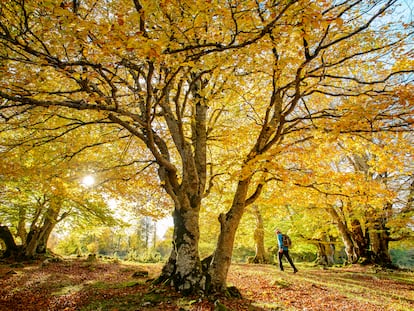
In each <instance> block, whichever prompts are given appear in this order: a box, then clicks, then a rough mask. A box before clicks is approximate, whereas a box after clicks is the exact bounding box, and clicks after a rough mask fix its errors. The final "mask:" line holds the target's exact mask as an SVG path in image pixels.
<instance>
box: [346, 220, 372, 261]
mask: <svg viewBox="0 0 414 311" xmlns="http://www.w3.org/2000/svg"><path fill="white" fill-rule="evenodd" d="M350 231H351V234H352V239H353V241H354V245H355V253H356V255H357V257H358V258H368V257H369V255H368V248H369V245H368V239H367V234H366V233H365V232H366V230H365V232H364V230H362V226H361V222H360V221H359V220H358V219H353V220H352V221H351V230H350Z"/></svg>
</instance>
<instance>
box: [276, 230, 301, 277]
mask: <svg viewBox="0 0 414 311" xmlns="http://www.w3.org/2000/svg"><path fill="white" fill-rule="evenodd" d="M276 235H277V243H278V244H279V252H278V254H277V257H278V258H279V268H280V271H283V263H282V258H283V255H285V256H286V259H287V260H288V262H289V263H290V265H291V266H292V268H293V273H296V272H298V269H296V267H295V265H294V264H293V261H292V258H290V256H289V246H290V245H288V244H290V239H289V237H287V236H286V235H285V239H284V234H282V232H281V231H280V230H279V229H276ZM286 237H287V238H286Z"/></svg>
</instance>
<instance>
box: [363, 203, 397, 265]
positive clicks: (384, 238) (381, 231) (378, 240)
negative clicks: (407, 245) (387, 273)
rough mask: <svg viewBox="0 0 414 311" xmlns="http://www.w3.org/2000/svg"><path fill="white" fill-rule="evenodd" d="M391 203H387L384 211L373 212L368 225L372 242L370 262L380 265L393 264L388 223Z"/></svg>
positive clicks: (370, 241)
mask: <svg viewBox="0 0 414 311" xmlns="http://www.w3.org/2000/svg"><path fill="white" fill-rule="evenodd" d="M391 208H392V206H391V204H386V205H385V206H384V210H383V211H382V213H379V214H378V213H377V214H373V215H372V216H371V218H370V221H369V225H368V236H369V243H370V247H371V250H370V258H369V259H370V262H371V263H374V264H378V265H380V266H384V267H388V266H392V261H391V256H390V254H389V236H390V233H389V228H387V226H386V223H387V219H388V217H389V214H390V213H391V212H392V211H391Z"/></svg>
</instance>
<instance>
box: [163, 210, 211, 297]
mask: <svg viewBox="0 0 414 311" xmlns="http://www.w3.org/2000/svg"><path fill="white" fill-rule="evenodd" d="M173 219H174V235H173V248H172V251H171V254H170V257H169V259H168V261H167V263H166V264H165V265H164V267H163V270H162V273H161V276H160V277H159V279H158V282H167V283H169V284H171V285H173V286H174V287H175V289H176V290H177V291H180V292H182V293H183V294H184V295H190V294H197V293H199V292H203V291H204V290H205V286H206V276H205V275H204V274H203V272H202V268H201V261H200V257H199V253H198V242H199V236H200V233H199V223H198V220H199V208H197V207H196V208H175V210H174V213H173Z"/></svg>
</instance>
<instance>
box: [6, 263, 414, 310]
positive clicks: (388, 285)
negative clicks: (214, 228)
mask: <svg viewBox="0 0 414 311" xmlns="http://www.w3.org/2000/svg"><path fill="white" fill-rule="evenodd" d="M298 267H299V272H298V273H296V274H293V272H292V271H291V270H288V269H285V272H281V271H279V270H278V269H277V267H276V266H273V265H253V264H234V265H232V266H231V269H230V271H229V275H228V285H233V286H236V287H237V288H238V289H239V290H240V292H241V294H242V296H243V298H242V299H234V298H223V297H222V298H219V302H220V304H222V305H224V306H226V307H227V310H232V311H236V310H245V311H272V310H273V311H274V310H307V311H309V310H331V311H332V310H352V311H354V310H364V311H374V310H375V311H377V310H378V311H384V310H414V273H413V272H408V271H397V270H395V271H392V270H383V269H379V268H375V267H372V266H364V267H363V266H352V267H342V268H329V269H321V268H319V267H311V266H309V265H308V266H306V265H304V264H299V265H298ZM141 270H145V271H148V273H149V274H148V276H139V272H140V271H141ZM160 270H161V265H160V264H132V263H125V262H116V261H105V260H102V259H98V260H96V261H88V260H82V259H76V260H75V259H71V260H63V261H59V262H48V261H46V262H31V263H22V264H14V265H10V264H6V263H2V264H0V310H1V311H6V310H7V311H23V310H24V311H32V310H36V311H43V310H45V311H46V310H48V311H54V310H56V311H57V310H59V311H61V310H64V311H72V310H82V311H87V310H88V311H92V310H94V311H97V310H102V311H103V310H105V311H136V310H140V311H141V310H142V311H154V310H163V311H169V310H179V311H187V310H188V311H192V310H194V311H209V310H224V309H218V308H216V309H215V307H214V301H209V300H208V299H206V298H205V299H203V298H196V297H181V296H180V295H178V294H177V293H176V292H174V291H173V290H171V289H170V288H167V287H162V286H153V285H152V284H151V279H153V278H155V277H156V276H157V275H158V274H159V272H160ZM286 270H288V271H286ZM137 272H138V273H137ZM134 274H135V276H133V275H134ZM137 274H138V275H137ZM216 304H217V300H216Z"/></svg>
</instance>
